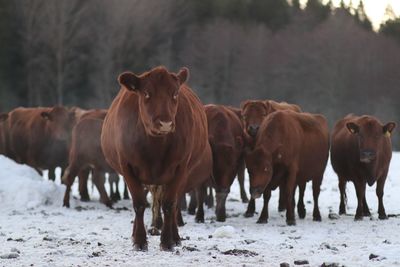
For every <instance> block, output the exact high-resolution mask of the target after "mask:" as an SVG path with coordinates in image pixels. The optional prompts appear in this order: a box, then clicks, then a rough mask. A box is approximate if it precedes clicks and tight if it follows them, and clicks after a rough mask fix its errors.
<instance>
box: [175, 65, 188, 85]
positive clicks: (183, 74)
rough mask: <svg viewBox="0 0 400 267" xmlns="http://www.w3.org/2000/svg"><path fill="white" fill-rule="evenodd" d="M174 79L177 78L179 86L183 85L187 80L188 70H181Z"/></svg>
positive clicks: (184, 68)
mask: <svg viewBox="0 0 400 267" xmlns="http://www.w3.org/2000/svg"><path fill="white" fill-rule="evenodd" d="M176 77H178V80H179V83H180V84H181V85H182V84H184V83H185V82H187V81H188V80H189V69H188V68H186V67H183V68H181V69H180V70H179V72H178V74H177V75H176Z"/></svg>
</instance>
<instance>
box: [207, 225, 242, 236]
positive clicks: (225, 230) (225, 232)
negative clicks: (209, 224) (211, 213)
mask: <svg viewBox="0 0 400 267" xmlns="http://www.w3.org/2000/svg"><path fill="white" fill-rule="evenodd" d="M212 236H213V237H216V238H235V237H238V235H237V234H236V230H235V228H234V227H233V226H230V225H225V226H221V227H218V228H217V229H215V231H214V233H213V234H212Z"/></svg>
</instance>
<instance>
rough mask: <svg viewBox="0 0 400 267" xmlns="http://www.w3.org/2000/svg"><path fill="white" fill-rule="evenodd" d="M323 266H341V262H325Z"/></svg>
mask: <svg viewBox="0 0 400 267" xmlns="http://www.w3.org/2000/svg"><path fill="white" fill-rule="evenodd" d="M321 267H340V264H339V263H337V262H324V263H322V265H321Z"/></svg>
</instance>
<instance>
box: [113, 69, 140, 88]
mask: <svg viewBox="0 0 400 267" xmlns="http://www.w3.org/2000/svg"><path fill="white" fill-rule="evenodd" d="M118 83H119V84H120V85H121V86H123V87H125V88H126V89H128V90H129V91H138V90H140V78H139V77H138V76H136V75H135V74H134V73H132V72H123V73H121V74H120V75H119V76H118Z"/></svg>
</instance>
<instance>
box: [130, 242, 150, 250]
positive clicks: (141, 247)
mask: <svg viewBox="0 0 400 267" xmlns="http://www.w3.org/2000/svg"><path fill="white" fill-rule="evenodd" d="M148 249H149V248H148V245H147V243H144V244H133V250H134V251H147V250H148Z"/></svg>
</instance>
